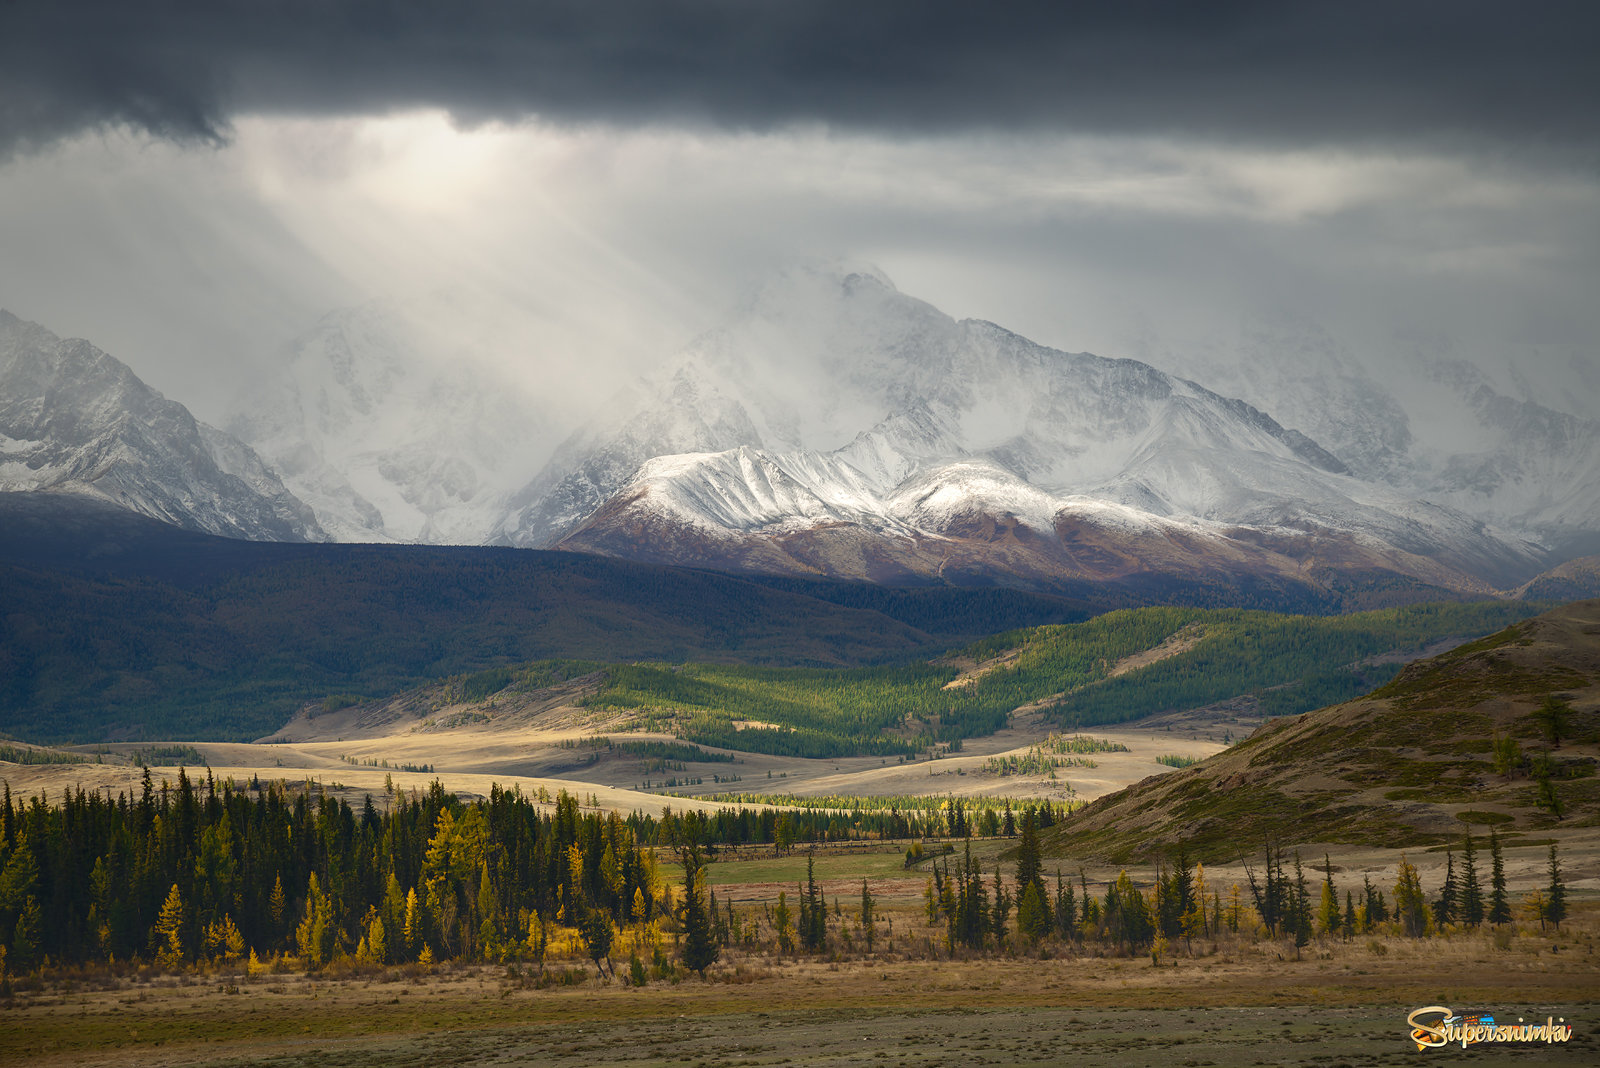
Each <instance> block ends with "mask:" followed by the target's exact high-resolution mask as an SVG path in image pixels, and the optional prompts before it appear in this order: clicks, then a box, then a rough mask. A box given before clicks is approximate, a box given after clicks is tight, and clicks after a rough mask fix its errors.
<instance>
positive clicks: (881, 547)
mask: <svg viewBox="0 0 1600 1068" xmlns="http://www.w3.org/2000/svg"><path fill="white" fill-rule="evenodd" d="M520 505H521V506H520V508H519V509H518V510H517V511H516V512H515V513H513V514H512V516H511V517H510V518H509V519H508V522H507V526H506V528H505V538H506V540H508V541H510V542H511V543H512V544H522V545H535V546H537V545H546V544H555V545H558V546H559V547H562V548H569V549H579V550H586V551H598V552H607V553H616V554H620V555H628V556H639V557H644V558H648V559H654V560H660V561H670V562H680V563H695V564H700V565H706V566H733V567H739V568H746V569H751V570H776V571H785V572H801V573H819V574H829V575H841V576H851V577H868V578H890V577H899V578H910V577H926V578H936V577H940V576H942V577H946V578H949V577H952V576H954V575H960V576H963V577H964V578H966V579H972V578H974V577H977V576H985V575H986V576H987V577H988V579H989V580H1000V581H1027V582H1029V583H1042V584H1049V583H1051V582H1055V581H1059V580H1078V579H1082V580H1098V579H1105V578H1129V577H1133V576H1138V575H1143V574H1186V575H1194V574H1209V575H1216V576H1222V575H1225V574H1235V575H1237V574H1246V573H1248V574H1255V575H1271V576H1276V577H1279V578H1281V579H1283V580H1285V581H1296V582H1298V581H1307V580H1310V579H1311V577H1312V576H1314V575H1315V574H1317V573H1319V572H1321V571H1324V570H1329V569H1332V570H1342V571H1362V572H1375V573H1376V572H1388V573H1397V574H1402V575H1406V576H1409V577H1411V578H1414V579H1417V580H1419V581H1423V582H1427V583H1430V584H1435V585H1443V586H1448V587H1451V588H1456V589H1475V590H1487V589H1489V588H1491V586H1492V585H1497V584H1498V585H1503V584H1505V583H1507V582H1509V581H1510V580H1511V579H1513V578H1517V577H1519V576H1526V575H1527V574H1530V573H1531V572H1532V570H1535V569H1536V567H1535V565H1536V562H1537V554H1536V553H1535V552H1533V551H1532V550H1531V549H1529V548H1528V547H1527V546H1524V545H1522V544H1520V543H1518V542H1517V541H1516V539H1507V538H1504V537H1501V536H1499V535H1497V534H1496V532H1494V531H1493V530H1491V529H1489V528H1488V527H1486V526H1485V525H1484V524H1483V523H1482V522H1479V521H1477V520H1475V519H1472V518H1469V517H1468V516H1466V515H1464V514H1461V513H1459V512H1455V511H1452V510H1450V509H1448V508H1443V507H1439V506H1437V505H1433V504H1428V503H1424V502H1420V501H1418V500H1416V499H1415V498H1414V497H1411V496H1408V495H1406V494H1404V493H1401V492H1399V491H1397V490H1395V489H1393V488H1391V487H1389V486H1386V485H1384V484H1381V483H1375V482H1371V481H1367V480H1363V479H1361V478H1357V477H1355V476H1354V475H1353V474H1352V473H1351V472H1350V471H1349V469H1348V468H1347V467H1346V465H1345V464H1344V462H1342V461H1341V460H1340V459H1339V458H1338V457H1337V456H1335V455H1334V454H1333V453H1332V452H1330V451H1329V450H1327V449H1324V448H1323V447H1322V446H1321V445H1319V444H1318V443H1317V442H1316V441H1313V440H1312V439H1311V438H1310V437H1308V436H1306V435H1305V434H1303V433H1301V432H1299V431H1298V430H1293V429H1287V428H1285V427H1284V426H1281V425H1280V424H1279V423H1278V422H1276V421H1275V420H1274V419H1273V418H1271V417H1270V416H1268V415H1267V414H1265V413H1264V412H1262V411H1260V410H1259V409H1257V408H1255V407H1252V406H1251V405H1249V404H1246V403H1244V402H1242V401H1239V400H1234V399H1230V398H1227V397H1224V396H1221V395H1219V394H1217V393H1214V392H1212V391H1211V390H1208V389H1206V388H1204V387H1203V386H1200V385H1198V384H1197V383H1195V382H1193V381H1189V380H1187V379H1183V378H1178V377H1176V376H1173V375H1169V374H1166V373H1164V372H1162V371H1160V370H1157V369H1156V368H1154V367H1152V366H1150V365H1148V364H1144V363H1140V362H1137V361H1133V360H1113V359H1105V358H1101V357H1098V356H1092V355H1088V354H1084V353H1065V352H1059V351H1056V350H1052V349H1048V348H1045V347H1043V346H1040V345H1036V344H1034V343H1033V342H1030V341H1028V340H1027V339H1025V338H1022V337H1019V336H1017V335H1015V334H1012V333H1010V332H1009V331H1006V330H1003V329H1001V328H1000V327H998V326H995V325H994V324H992V323H987V322H983V321H978V320H967V321H960V322H958V321H956V320H954V319H951V318H949V317H948V316H945V315H943V314H942V313H940V312H939V311H938V310H937V309H935V308H933V307H931V306H930V305H928V304H925V303H923V302H921V301H918V300H915V299H913V298H911V297H908V296H906V295H904V294H902V293H899V292H898V291H897V290H896V289H895V288H894V287H893V286H892V285H891V284H890V283H889V282H888V280H887V279H885V278H884V277H882V276H881V275H880V274H876V273H873V272H837V271H832V270H826V269H800V270H795V271H791V272H789V273H788V274H787V275H785V276H783V277H781V278H779V279H778V280H776V281H775V282H774V283H772V284H770V285H768V286H767V287H766V288H765V289H764V290H763V291H762V292H761V293H760V294H759V295H758V296H757V297H756V298H755V299H754V301H752V302H751V303H750V304H749V305H748V306H747V307H746V308H745V309H744V313H743V314H742V315H741V316H740V317H739V318H738V319H737V320H736V321H735V322H734V323H733V324H732V325H731V326H729V327H727V328H725V329H723V330H720V331H717V332H714V333H712V334H708V335H706V336H705V337H702V338H701V339H699V340H698V341H697V342H696V343H695V344H693V345H692V346H690V348H689V349H688V350H687V351H686V352H685V354H684V355H683V357H682V358H681V359H680V360H679V361H678V362H677V363H676V364H675V365H674V366H672V367H671V368H670V369H669V370H668V371H667V372H666V373H665V374H664V375H663V376H662V378H661V380H659V381H658V382H657V383H655V384H653V385H652V384H647V385H644V386H640V387H635V388H633V389H632V390H630V391H629V392H628V393H627V394H625V395H623V396H620V397H619V398H618V401H617V402H616V403H615V404H614V405H613V406H611V407H610V408H609V410H608V412H607V414H606V416H605V417H604V419H602V420H600V421H598V422H596V423H594V424H592V425H590V426H589V427H586V428H585V429H584V430H582V431H580V432H579V433H578V434H576V435H574V436H573V437H572V438H571V439H569V441H568V442H567V443H566V444H565V445H564V446H563V447H562V449H561V451H560V452H559V453H558V458H557V461H556V462H554V463H552V464H551V465H550V467H548V468H547V469H546V471H545V472H544V473H542V474H541V476H540V477H539V478H538V479H536V480H535V481H534V483H533V484H531V485H530V486H529V487H528V489H527V490H526V491H524V494H523V497H522V501H521V502H520Z"/></svg>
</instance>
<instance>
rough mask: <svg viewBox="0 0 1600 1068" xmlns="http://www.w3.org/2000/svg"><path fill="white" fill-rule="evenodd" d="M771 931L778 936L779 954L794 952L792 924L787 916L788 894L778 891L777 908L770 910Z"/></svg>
mask: <svg viewBox="0 0 1600 1068" xmlns="http://www.w3.org/2000/svg"><path fill="white" fill-rule="evenodd" d="M772 930H773V933H775V934H776V935H777V936H778V951H779V952H780V953H793V952H794V922H793V920H792V919H791V918H790V916H789V894H788V892H787V891H783V890H780V891H778V907H777V908H775V909H773V910H772Z"/></svg>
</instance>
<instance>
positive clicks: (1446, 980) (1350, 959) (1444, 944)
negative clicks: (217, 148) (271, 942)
mask: <svg viewBox="0 0 1600 1068" xmlns="http://www.w3.org/2000/svg"><path fill="white" fill-rule="evenodd" d="M1593 911H1594V910H1592V909H1589V910H1585V911H1583V914H1582V919H1581V923H1573V924H1569V925H1567V929H1564V931H1563V934H1562V935H1561V936H1560V937H1559V938H1556V937H1552V938H1549V939H1536V938H1532V937H1528V938H1519V939H1518V940H1516V942H1515V943H1514V944H1513V945H1512V947H1511V948H1510V949H1507V950H1496V949H1494V948H1493V944H1492V942H1491V941H1490V939H1489V938H1488V937H1486V936H1477V935H1472V936H1468V935H1461V936H1458V937H1455V938H1451V939H1448V940H1442V941H1441V940H1427V941H1423V942H1405V941H1403V940H1398V939H1393V938H1390V939H1384V940H1381V941H1377V940H1365V939H1358V940H1356V941H1354V942H1352V943H1337V942H1336V943H1332V944H1313V945H1312V946H1311V947H1308V949H1307V950H1306V958H1305V959H1304V960H1301V961H1294V960H1279V959H1277V954H1276V953H1275V952H1274V951H1273V950H1272V947H1271V946H1267V947H1260V946H1255V947H1248V948H1246V947H1239V948H1230V947H1228V946H1223V947H1221V948H1220V949H1219V951H1218V952H1217V953H1216V954H1215V955H1202V956H1198V957H1196V958H1179V959H1178V961H1177V963H1176V964H1169V963H1168V964H1163V966H1162V967H1159V968H1157V967H1152V966H1151V963H1150V960H1149V959H1148V958H1147V957H1146V958H1132V959H1128V958H1123V959H1115V958H1112V959H1106V958H1080V959H1074V958H1070V957H1059V958H1057V959H1050V960H1039V959H1021V958H999V959H992V958H991V959H977V960H966V959H962V958H960V957H959V956H958V958H957V959H955V960H953V961H952V960H936V959H935V960H929V959H910V958H907V957H906V956H905V955H901V954H897V955H891V956H889V957H888V958H881V957H880V958H878V959H873V960H844V961H841V962H834V963H828V962H823V961H793V960H778V959H775V958H772V957H769V956H765V955H753V956H748V957H747V956H744V955H742V954H739V953H737V952H735V953H734V954H733V955H732V959H731V960H726V961H724V962H723V963H720V964H718V965H716V966H715V967H714V968H713V969H712V972H711V981H710V982H702V981H700V980H698V979H694V978H690V979H685V980H683V981H681V982H678V983H666V982H660V983H654V984H651V985H650V986H647V987H644V988H630V987H625V986H622V985H620V984H611V983H604V982H601V981H598V980H596V979H594V978H592V977H591V978H586V979H584V980H582V981H581V982H579V983H577V984H576V985H572V986H560V985H557V986H551V987H549V988H546V989H535V988H533V987H532V985H531V984H529V983H528V982H527V981H526V979H525V978H524V977H517V976H513V975H512V974H511V972H510V971H509V970H508V969H507V968H505V967H491V966H475V967H459V968H444V969H440V970H439V971H437V972H435V973H433V974H420V973H416V972H414V971H413V972H410V973H408V972H406V971H404V970H402V969H387V970H375V971H372V972H370V973H368V974H364V975H363V974H356V975H347V976H345V977H343V978H327V977H307V976H301V975H264V976H256V977H244V976H239V975H230V974H225V973H218V974H210V975H182V976H153V977H146V978H142V979H141V978H137V977H135V976H125V977H122V978H120V979H113V978H110V977H104V978H100V979H96V978H94V977H81V978H80V979H79V980H78V981H76V982H67V983H63V982H61V981H59V980H58V981H55V982H51V983H47V984H44V985H43V986H41V987H39V988H37V989H32V990H27V991H21V990H19V991H18V993H17V994H16V995H15V996H14V997H13V998H11V999H10V1000H9V1001H7V1002H5V1003H3V1004H4V1007H3V1008H0V1061H4V1062H6V1063H13V1064H20V1063H28V1064H32V1065H40V1066H63V1068H65V1066H90V1065H112V1064H116V1065H126V1064H139V1065H179V1064H181V1065H185V1066H198V1065H217V1066H222V1065H257V1064H260V1065H280V1066H296V1065H305V1066H308V1068H310V1066H317V1068H323V1066H329V1065H356V1064H359V1065H377V1066H383V1065H417V1064H427V1065H430V1066H450V1065H503V1064H573V1065H579V1064H581V1065H623V1064H626V1065H634V1066H641V1068H643V1066H651V1065H668V1064H679V1065H682V1064H702V1065H728V1064H739V1065H748V1066H757V1065H778V1064H807V1065H847V1064H890V1065H906V1066H923V1065H944V1064H956V1063H960V1064H975V1065H984V1064H987V1065H1013V1064H1034V1063H1046V1064H1050V1063H1062V1062H1063V1061H1066V1060H1068V1059H1069V1058H1070V1060H1071V1063H1073V1064H1084V1065H1117V1066H1129V1065H1142V1064H1161V1065H1177V1064H1188V1065H1205V1064H1266V1065H1330V1064H1339V1063H1343V1064H1348V1065H1380V1064H1392V1063H1396V1062H1397V1061H1399V1060H1401V1059H1402V1058H1405V1057H1409V1056H1411V1055H1413V1054H1415V1053H1416V1048H1415V1046H1414V1045H1413V1044H1412V1043H1410V1042H1409V1041H1408V1040H1407V1037H1406V1030H1407V1029H1406V1026H1405V1019H1406V1015H1407V1014H1408V1013H1409V1012H1410V1011H1411V1010H1412V1009H1415V1008H1419V1007H1422V1006H1424V1005H1446V1006H1450V1007H1452V1008H1455V1009H1457V1010H1458V1011H1462V1010H1464V1011H1468V1012H1476V1011H1487V1012H1492V1013H1494V1014H1495V1015H1496V1016H1497V1017H1498V1018H1500V1019H1502V1020H1505V1019H1508V1018H1509V1019H1513V1020H1514V1019H1515V1018H1516V1017H1518V1016H1521V1017H1523V1018H1525V1019H1528V1020H1530V1021H1532V1020H1538V1021H1539V1022H1541V1023H1542V1022H1544V1019H1545V1017H1546V1016H1552V1017H1559V1018H1564V1019H1565V1021H1566V1022H1567V1023H1569V1024H1571V1025H1572V1026H1573V1028H1574V1034H1573V1038H1572V1041H1571V1043H1570V1044H1568V1045H1564V1046H1544V1045H1539V1046H1535V1047H1526V1048H1525V1047H1521V1046H1478V1047H1475V1048H1474V1049H1473V1050H1472V1051H1471V1055H1472V1056H1473V1058H1474V1061H1475V1062H1476V1063H1487V1064H1501V1063H1504V1064H1512V1063H1515V1064H1544V1063H1554V1064H1593V1063H1595V1062H1596V1059H1597V1058H1600V1003H1597V1002H1596V1001H1595V996H1596V992H1597V991H1600V956H1597V954H1596V952H1595V940H1594V933H1593V926H1594V922H1595V920H1596V916H1594V915H1592V913H1593ZM1574 928H1576V929H1574ZM1200 952H1201V953H1206V952H1207V950H1206V947H1200ZM585 963H586V962H585ZM623 970H624V971H625V969H623ZM585 971H586V973H587V974H589V975H590V976H592V969H586V970H585ZM1438 1055H1439V1056H1441V1057H1450V1058H1451V1059H1454V1058H1455V1057H1457V1056H1461V1055H1462V1054H1461V1051H1460V1050H1459V1048H1458V1049H1456V1050H1451V1051H1440V1052H1439V1054H1438Z"/></svg>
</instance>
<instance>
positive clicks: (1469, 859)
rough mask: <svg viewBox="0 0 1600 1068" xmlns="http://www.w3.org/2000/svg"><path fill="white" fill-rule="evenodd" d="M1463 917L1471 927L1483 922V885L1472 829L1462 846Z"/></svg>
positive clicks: (1463, 920)
mask: <svg viewBox="0 0 1600 1068" xmlns="http://www.w3.org/2000/svg"><path fill="white" fill-rule="evenodd" d="M1461 919H1462V922H1464V923H1465V924H1467V926H1469V927H1477V926H1478V925H1479V924H1481V923H1483V887H1482V885H1480V884H1479V882H1478V851H1477V849H1476V848H1474V847H1473V844H1472V832H1471V831H1468V832H1467V834H1466V841H1465V842H1463V843H1462V846H1461Z"/></svg>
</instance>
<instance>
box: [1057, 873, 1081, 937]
mask: <svg viewBox="0 0 1600 1068" xmlns="http://www.w3.org/2000/svg"><path fill="white" fill-rule="evenodd" d="M1074 896H1075V895H1074V894H1073V890H1072V884H1071V883H1070V882H1068V881H1067V880H1066V879H1064V878H1062V875H1061V869H1060V868H1057V869H1056V902H1055V905H1056V907H1055V917H1054V920H1055V929H1056V937H1057V938H1060V939H1068V938H1072V937H1073V936H1074V935H1075V934H1076V933H1077V919H1078V903H1077V902H1076V901H1075V900H1073V898H1074Z"/></svg>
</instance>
